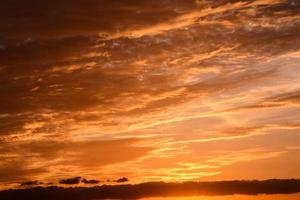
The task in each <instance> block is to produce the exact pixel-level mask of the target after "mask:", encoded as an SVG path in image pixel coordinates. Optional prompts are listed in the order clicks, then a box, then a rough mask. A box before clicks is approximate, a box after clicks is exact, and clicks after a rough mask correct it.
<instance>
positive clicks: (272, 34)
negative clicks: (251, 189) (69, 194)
mask: <svg viewBox="0 0 300 200" xmlns="http://www.w3.org/2000/svg"><path fill="white" fill-rule="evenodd" d="M299 13H300V3H299V2H298V1H295V0H220V1H212V0H206V1H198V0H186V1H181V0H174V1H173V0H172V1H169V0H165V1H154V0H145V1H138V0H126V1H114V0H112V1H104V0H103V1H102V0H64V1H61V0H59V1H58V0H51V1H50V0H44V1H40V2H36V1H33V0H26V1H22V2H20V1H17V0H3V1H1V2H0V97H1V98H0V101H1V103H0V188H7V187H16V184H18V185H19V183H22V182H28V181H30V180H41V181H42V182H44V183H48V182H57V181H58V180H61V179H63V178H64V177H73V176H74V174H75V175H76V174H79V175H80V176H83V177H86V179H87V180H86V181H87V182H89V181H90V180H92V179H93V177H104V178H105V179H110V180H117V179H118V178H119V177H123V176H125V177H129V179H130V181H132V182H133V183H137V182H144V181H160V180H161V181H169V180H180V181H182V180H184V181H185V180H199V179H201V180H202V179H205V180H206V179H207V180H215V179H234V178H239V177H242V178H246V179H248V178H264V179H265V178H272V177H279V178H290V177H296V178H300V174H299V169H300V167H298V166H299V162H297V161H295V160H297V159H298V158H299V146H300V137H299V136H298V134H296V133H298V132H299V129H300V118H299V116H300V115H299V114H300V107H299V92H300V79H299V77H300V76H299V75H300V70H299V62H300V15H299ZM268 141H272V142H268ZM254 162H255V163H256V164H258V165H259V166H260V168H261V169H267V166H269V164H271V163H272V164H273V165H274V166H278V167H276V168H274V169H272V170H270V171H267V170H262V171H260V170H259V169H256V171H255V172H253V174H251V173H245V174H241V173H236V174H234V173H233V172H234V171H237V172H238V171H242V170H240V169H245V168H247V167H249V166H251V165H252V164H253V163H254ZM284 163H288V164H286V165H287V166H288V168H289V170H288V171H290V172H291V173H290V174H287V173H285V171H286V170H282V169H283V168H284V169H285V168H286V166H285V164H284ZM237 169H238V170H237ZM271 172H272V173H271ZM245 176H246V177H245Z"/></svg>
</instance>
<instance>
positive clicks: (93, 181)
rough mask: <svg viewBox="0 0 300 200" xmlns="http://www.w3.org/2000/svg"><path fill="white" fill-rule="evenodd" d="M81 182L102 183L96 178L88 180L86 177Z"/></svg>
mask: <svg viewBox="0 0 300 200" xmlns="http://www.w3.org/2000/svg"><path fill="white" fill-rule="evenodd" d="M81 182H82V183H85V184H98V183H100V181H98V180H94V179H91V180H87V179H85V178H84V179H82V180H81Z"/></svg>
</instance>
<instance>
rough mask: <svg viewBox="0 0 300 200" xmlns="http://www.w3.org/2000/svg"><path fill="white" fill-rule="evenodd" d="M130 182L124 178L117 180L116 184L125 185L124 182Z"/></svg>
mask: <svg viewBox="0 0 300 200" xmlns="http://www.w3.org/2000/svg"><path fill="white" fill-rule="evenodd" d="M128 181H129V179H128V178H126V177H123V178H119V179H117V180H115V181H114V182H116V183H124V182H128Z"/></svg>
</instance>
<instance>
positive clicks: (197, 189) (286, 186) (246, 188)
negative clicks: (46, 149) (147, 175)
mask: <svg viewBox="0 0 300 200" xmlns="http://www.w3.org/2000/svg"><path fill="white" fill-rule="evenodd" d="M297 192H300V180H295V179H289V180H277V179H272V180H265V181H255V180H254V181H221V182H186V183H163V182H150V183H143V184H138V185H119V186H109V185H104V186H97V187H93V188H60V187H47V188H42V187H37V188H32V189H25V190H7V191H2V192H0V197H1V199H3V200H15V199H30V200H35V199H44V200H48V199H49V200H50V199H57V200H63V199H74V200H90V199H139V198H145V197H174V196H185V197H188V196H201V195H212V196H215V195H233V194H245V195H258V194H292V193H297Z"/></svg>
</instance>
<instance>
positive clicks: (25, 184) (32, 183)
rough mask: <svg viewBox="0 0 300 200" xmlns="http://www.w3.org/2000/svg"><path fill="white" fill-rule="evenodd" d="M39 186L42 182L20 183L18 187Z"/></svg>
mask: <svg viewBox="0 0 300 200" xmlns="http://www.w3.org/2000/svg"><path fill="white" fill-rule="evenodd" d="M41 184H43V182H40V181H26V182H23V183H21V184H20V185H21V186H36V185H41Z"/></svg>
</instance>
